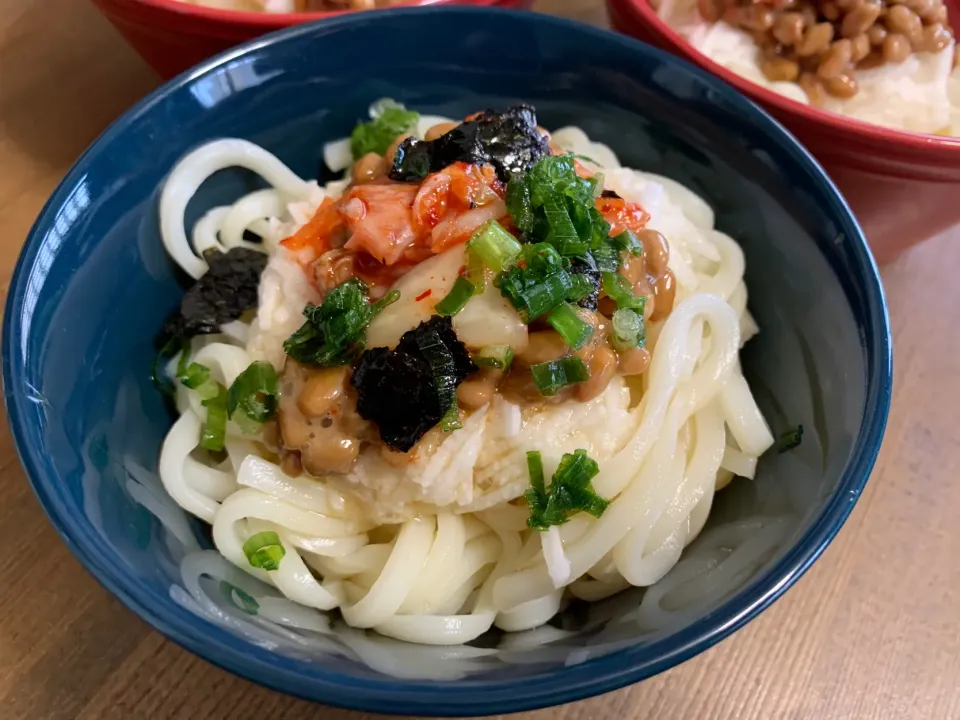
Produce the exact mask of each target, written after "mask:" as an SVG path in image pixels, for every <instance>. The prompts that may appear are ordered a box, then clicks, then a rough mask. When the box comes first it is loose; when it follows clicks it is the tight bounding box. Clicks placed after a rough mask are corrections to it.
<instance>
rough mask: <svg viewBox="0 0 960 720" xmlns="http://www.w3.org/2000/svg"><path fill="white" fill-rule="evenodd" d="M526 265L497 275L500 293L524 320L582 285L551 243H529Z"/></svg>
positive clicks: (540, 313) (538, 314)
mask: <svg viewBox="0 0 960 720" xmlns="http://www.w3.org/2000/svg"><path fill="white" fill-rule="evenodd" d="M522 259H523V267H521V266H520V265H514V266H513V267H511V268H509V269H508V270H506V271H505V272H502V273H500V275H498V276H497V278H496V281H495V282H496V284H497V286H498V287H499V288H500V293H501V294H502V295H503V296H504V297H505V298H507V300H509V301H510V302H511V303H512V304H513V306H514V307H515V308H516V309H517V311H518V312H519V313H520V317H522V318H523V320H524V322H528V323H529V322H533V321H534V320H536V319H537V318H539V317H541V316H543V315H546V314H547V313H548V312H550V311H551V310H553V309H554V308H555V307H557V305H559V304H560V303H562V302H563V301H564V300H567V299H569V295H570V294H571V293H572V292H573V291H574V290H575V289H576V290H577V291H579V289H580V286H579V285H575V283H574V281H573V276H572V275H571V274H570V272H569V271H568V270H569V267H570V262H569V261H568V260H566V259H565V258H563V257H561V256H560V254H559V253H558V252H557V251H556V249H555V248H554V247H553V246H552V245H550V244H548V243H538V244H536V245H526V246H524V248H523V253H522Z"/></svg>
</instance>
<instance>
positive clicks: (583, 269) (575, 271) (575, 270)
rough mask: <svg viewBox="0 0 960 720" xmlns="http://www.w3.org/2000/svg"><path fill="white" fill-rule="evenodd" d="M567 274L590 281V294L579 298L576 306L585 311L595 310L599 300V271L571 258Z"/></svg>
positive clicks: (585, 262) (582, 261) (580, 260)
mask: <svg viewBox="0 0 960 720" xmlns="http://www.w3.org/2000/svg"><path fill="white" fill-rule="evenodd" d="M591 260H592V259H591ZM569 272H570V274H572V275H583V276H584V277H585V278H587V280H589V281H590V284H591V285H593V290H592V291H591V293H590V294H589V295H587V296H586V297H583V298H580V300H579V301H577V305H579V306H580V307H582V308H586V309H587V310H596V309H597V302H598V301H599V300H600V271H599V270H597V268H596V265H593V264H591V263H588V262H587V261H585V260H582V259H580V258H577V257H575V258H571V259H570V270H569Z"/></svg>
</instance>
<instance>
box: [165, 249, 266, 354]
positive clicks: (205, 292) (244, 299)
mask: <svg viewBox="0 0 960 720" xmlns="http://www.w3.org/2000/svg"><path fill="white" fill-rule="evenodd" d="M203 258H204V260H206V261H207V264H208V265H209V266H210V269H209V270H207V272H206V273H204V274H203V276H202V277H201V278H200V279H199V280H197V281H196V282H195V283H194V284H193V285H192V286H191V287H190V289H189V290H187V292H186V293H185V294H184V296H183V300H181V301H180V307H179V308H177V309H176V310H174V311H173V312H172V313H171V314H170V317H168V318H167V320H166V322H164V324H163V329H162V330H161V331H160V336H159V338H158V344H159V345H164V344H166V343H167V342H169V340H170V338H173V337H181V338H189V337H193V336H194V335H208V334H210V333H215V332H219V331H220V326H221V325H223V324H224V323H228V322H231V321H233V320H237V319H238V318H239V317H240V316H241V315H243V314H244V313H245V312H247V310H251V309H253V308H255V307H256V306H257V288H258V287H259V285H260V275H261V274H262V273H263V268H264V267H266V265H267V256H266V255H264V254H263V253H261V252H257V251H256V250H251V249H249V248H243V247H235V248H231V249H230V250H229V251H228V252H226V253H221V252H219V251H217V250H208V251H207V252H205V253H204V254H203Z"/></svg>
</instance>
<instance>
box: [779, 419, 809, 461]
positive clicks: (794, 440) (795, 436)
mask: <svg viewBox="0 0 960 720" xmlns="http://www.w3.org/2000/svg"><path fill="white" fill-rule="evenodd" d="M802 442H803V425H797V426H796V427H795V428H790V429H789V430H785V431H783V432H782V433H780V437H779V438H778V439H777V452H778V453H780V454H783V453H785V452H787V451H788V450H793V449H794V448H795V447H799V446H800V443H802Z"/></svg>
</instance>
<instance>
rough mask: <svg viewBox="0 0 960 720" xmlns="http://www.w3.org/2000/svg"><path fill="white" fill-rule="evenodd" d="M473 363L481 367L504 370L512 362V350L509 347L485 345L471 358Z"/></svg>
mask: <svg viewBox="0 0 960 720" xmlns="http://www.w3.org/2000/svg"><path fill="white" fill-rule="evenodd" d="M473 362H474V363H476V364H477V365H479V366H481V367H490V368H494V369H496V370H506V369H507V368H509V367H510V363H511V362H513V348H512V347H510V346H509V345H487V346H486V347H484V348H480V352H479V353H477V354H476V355H474V356H473Z"/></svg>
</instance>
